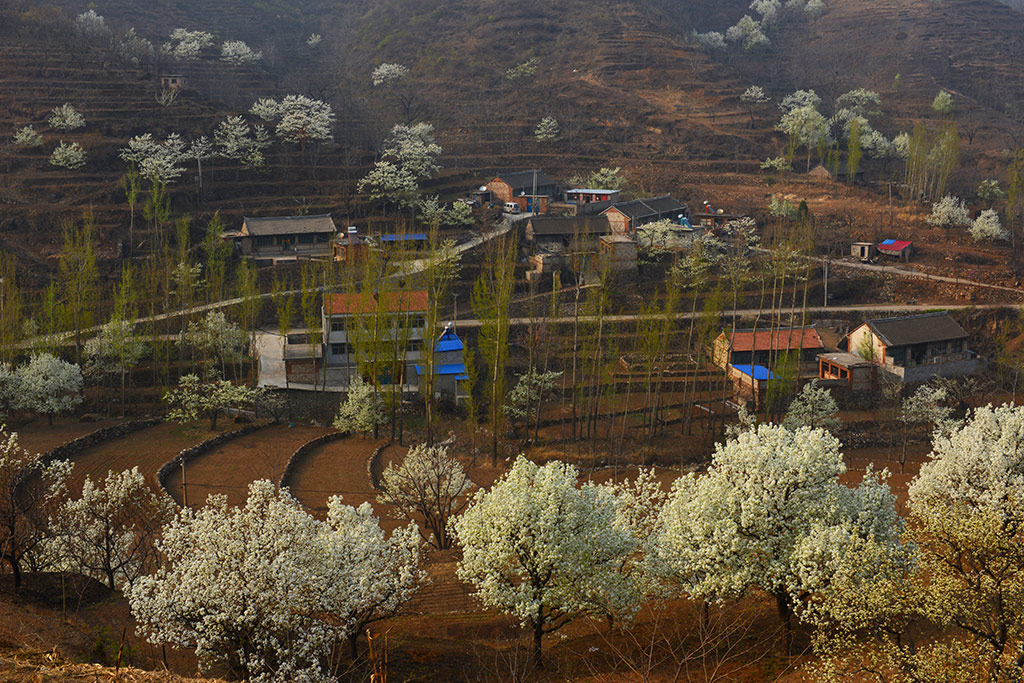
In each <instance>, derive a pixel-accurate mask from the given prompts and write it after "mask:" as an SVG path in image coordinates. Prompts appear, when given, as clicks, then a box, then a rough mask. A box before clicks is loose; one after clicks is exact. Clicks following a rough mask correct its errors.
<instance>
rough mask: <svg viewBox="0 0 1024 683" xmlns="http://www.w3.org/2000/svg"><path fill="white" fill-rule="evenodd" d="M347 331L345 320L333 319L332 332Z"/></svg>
mask: <svg viewBox="0 0 1024 683" xmlns="http://www.w3.org/2000/svg"><path fill="white" fill-rule="evenodd" d="M344 331H345V320H344V319H339V318H331V332H344Z"/></svg>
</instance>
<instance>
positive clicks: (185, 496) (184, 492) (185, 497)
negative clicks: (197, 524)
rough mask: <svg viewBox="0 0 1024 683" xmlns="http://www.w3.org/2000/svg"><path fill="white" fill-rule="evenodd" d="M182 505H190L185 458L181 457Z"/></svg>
mask: <svg viewBox="0 0 1024 683" xmlns="http://www.w3.org/2000/svg"><path fill="white" fill-rule="evenodd" d="M181 506H182V507H186V508H187V507H188V488H187V485H186V483H185V459H184V458H182V459H181Z"/></svg>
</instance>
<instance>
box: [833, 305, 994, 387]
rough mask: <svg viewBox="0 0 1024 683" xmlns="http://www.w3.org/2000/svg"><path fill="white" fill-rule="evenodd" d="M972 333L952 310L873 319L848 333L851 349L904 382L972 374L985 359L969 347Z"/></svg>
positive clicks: (851, 351) (979, 367)
mask: <svg viewBox="0 0 1024 683" xmlns="http://www.w3.org/2000/svg"><path fill="white" fill-rule="evenodd" d="M967 340H968V334H967V331H966V330H964V328H963V327H961V326H960V323H958V322H957V321H956V320H954V319H953V317H952V316H951V315H949V313H945V312H939V313H924V314H921V315H910V316H901V317H896V318H878V319H875V320H869V321H867V322H865V323H863V324H861V325H860V326H859V327H857V328H855V329H854V330H853V331H852V332H850V335H849V337H848V344H849V351H850V353H855V354H858V355H859V356H861V357H862V358H865V359H867V360H869V361H871V362H872V363H874V364H875V365H877V366H879V367H880V368H882V369H883V370H885V371H886V372H888V373H889V374H890V375H894V376H896V377H898V378H899V379H900V380H902V381H904V382H926V381H928V380H929V379H932V378H933V377H953V376H958V375H971V374H974V373H975V372H977V371H978V370H979V369H981V366H982V365H983V361H982V360H981V359H979V358H978V357H977V356H976V355H975V354H974V353H973V352H972V351H970V350H969V349H968V348H967Z"/></svg>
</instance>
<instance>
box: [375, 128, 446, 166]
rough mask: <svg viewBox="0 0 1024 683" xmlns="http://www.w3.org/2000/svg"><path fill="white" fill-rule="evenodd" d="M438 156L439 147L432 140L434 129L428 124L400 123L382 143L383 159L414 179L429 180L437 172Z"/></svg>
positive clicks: (439, 152) (439, 153)
mask: <svg viewBox="0 0 1024 683" xmlns="http://www.w3.org/2000/svg"><path fill="white" fill-rule="evenodd" d="M440 156H441V145H439V144H437V140H436V139H434V127H433V126H432V125H430V124H429V123H416V124H413V125H411V126H407V125H405V124H401V123H400V124H398V125H396V126H395V127H394V128H392V129H391V134H390V135H389V136H388V139H387V140H386V141H385V142H384V154H383V157H384V158H385V159H387V160H388V161H391V162H393V163H394V164H395V165H396V166H399V167H400V168H402V169H404V170H406V171H408V172H409V173H410V174H412V175H413V176H414V177H415V178H429V177H430V176H431V175H433V174H434V173H435V172H437V170H438V169H439V168H440V166H439V165H438V163H437V159H438V157H440Z"/></svg>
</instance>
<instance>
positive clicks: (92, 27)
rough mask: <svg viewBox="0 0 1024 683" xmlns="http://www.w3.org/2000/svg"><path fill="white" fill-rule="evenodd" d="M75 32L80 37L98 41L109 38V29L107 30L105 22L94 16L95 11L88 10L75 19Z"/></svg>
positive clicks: (101, 18)
mask: <svg viewBox="0 0 1024 683" xmlns="http://www.w3.org/2000/svg"><path fill="white" fill-rule="evenodd" d="M75 31H76V32H77V33H78V34H79V35H80V36H82V37H84V38H86V39H88V40H92V41H98V40H101V39H103V38H108V37H110V29H109V28H107V22H106V20H105V19H104V18H103V17H102V16H100V15H99V14H96V10H94V9H90V10H86V11H85V12H83V13H81V14H79V15H78V16H77V17H75Z"/></svg>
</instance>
